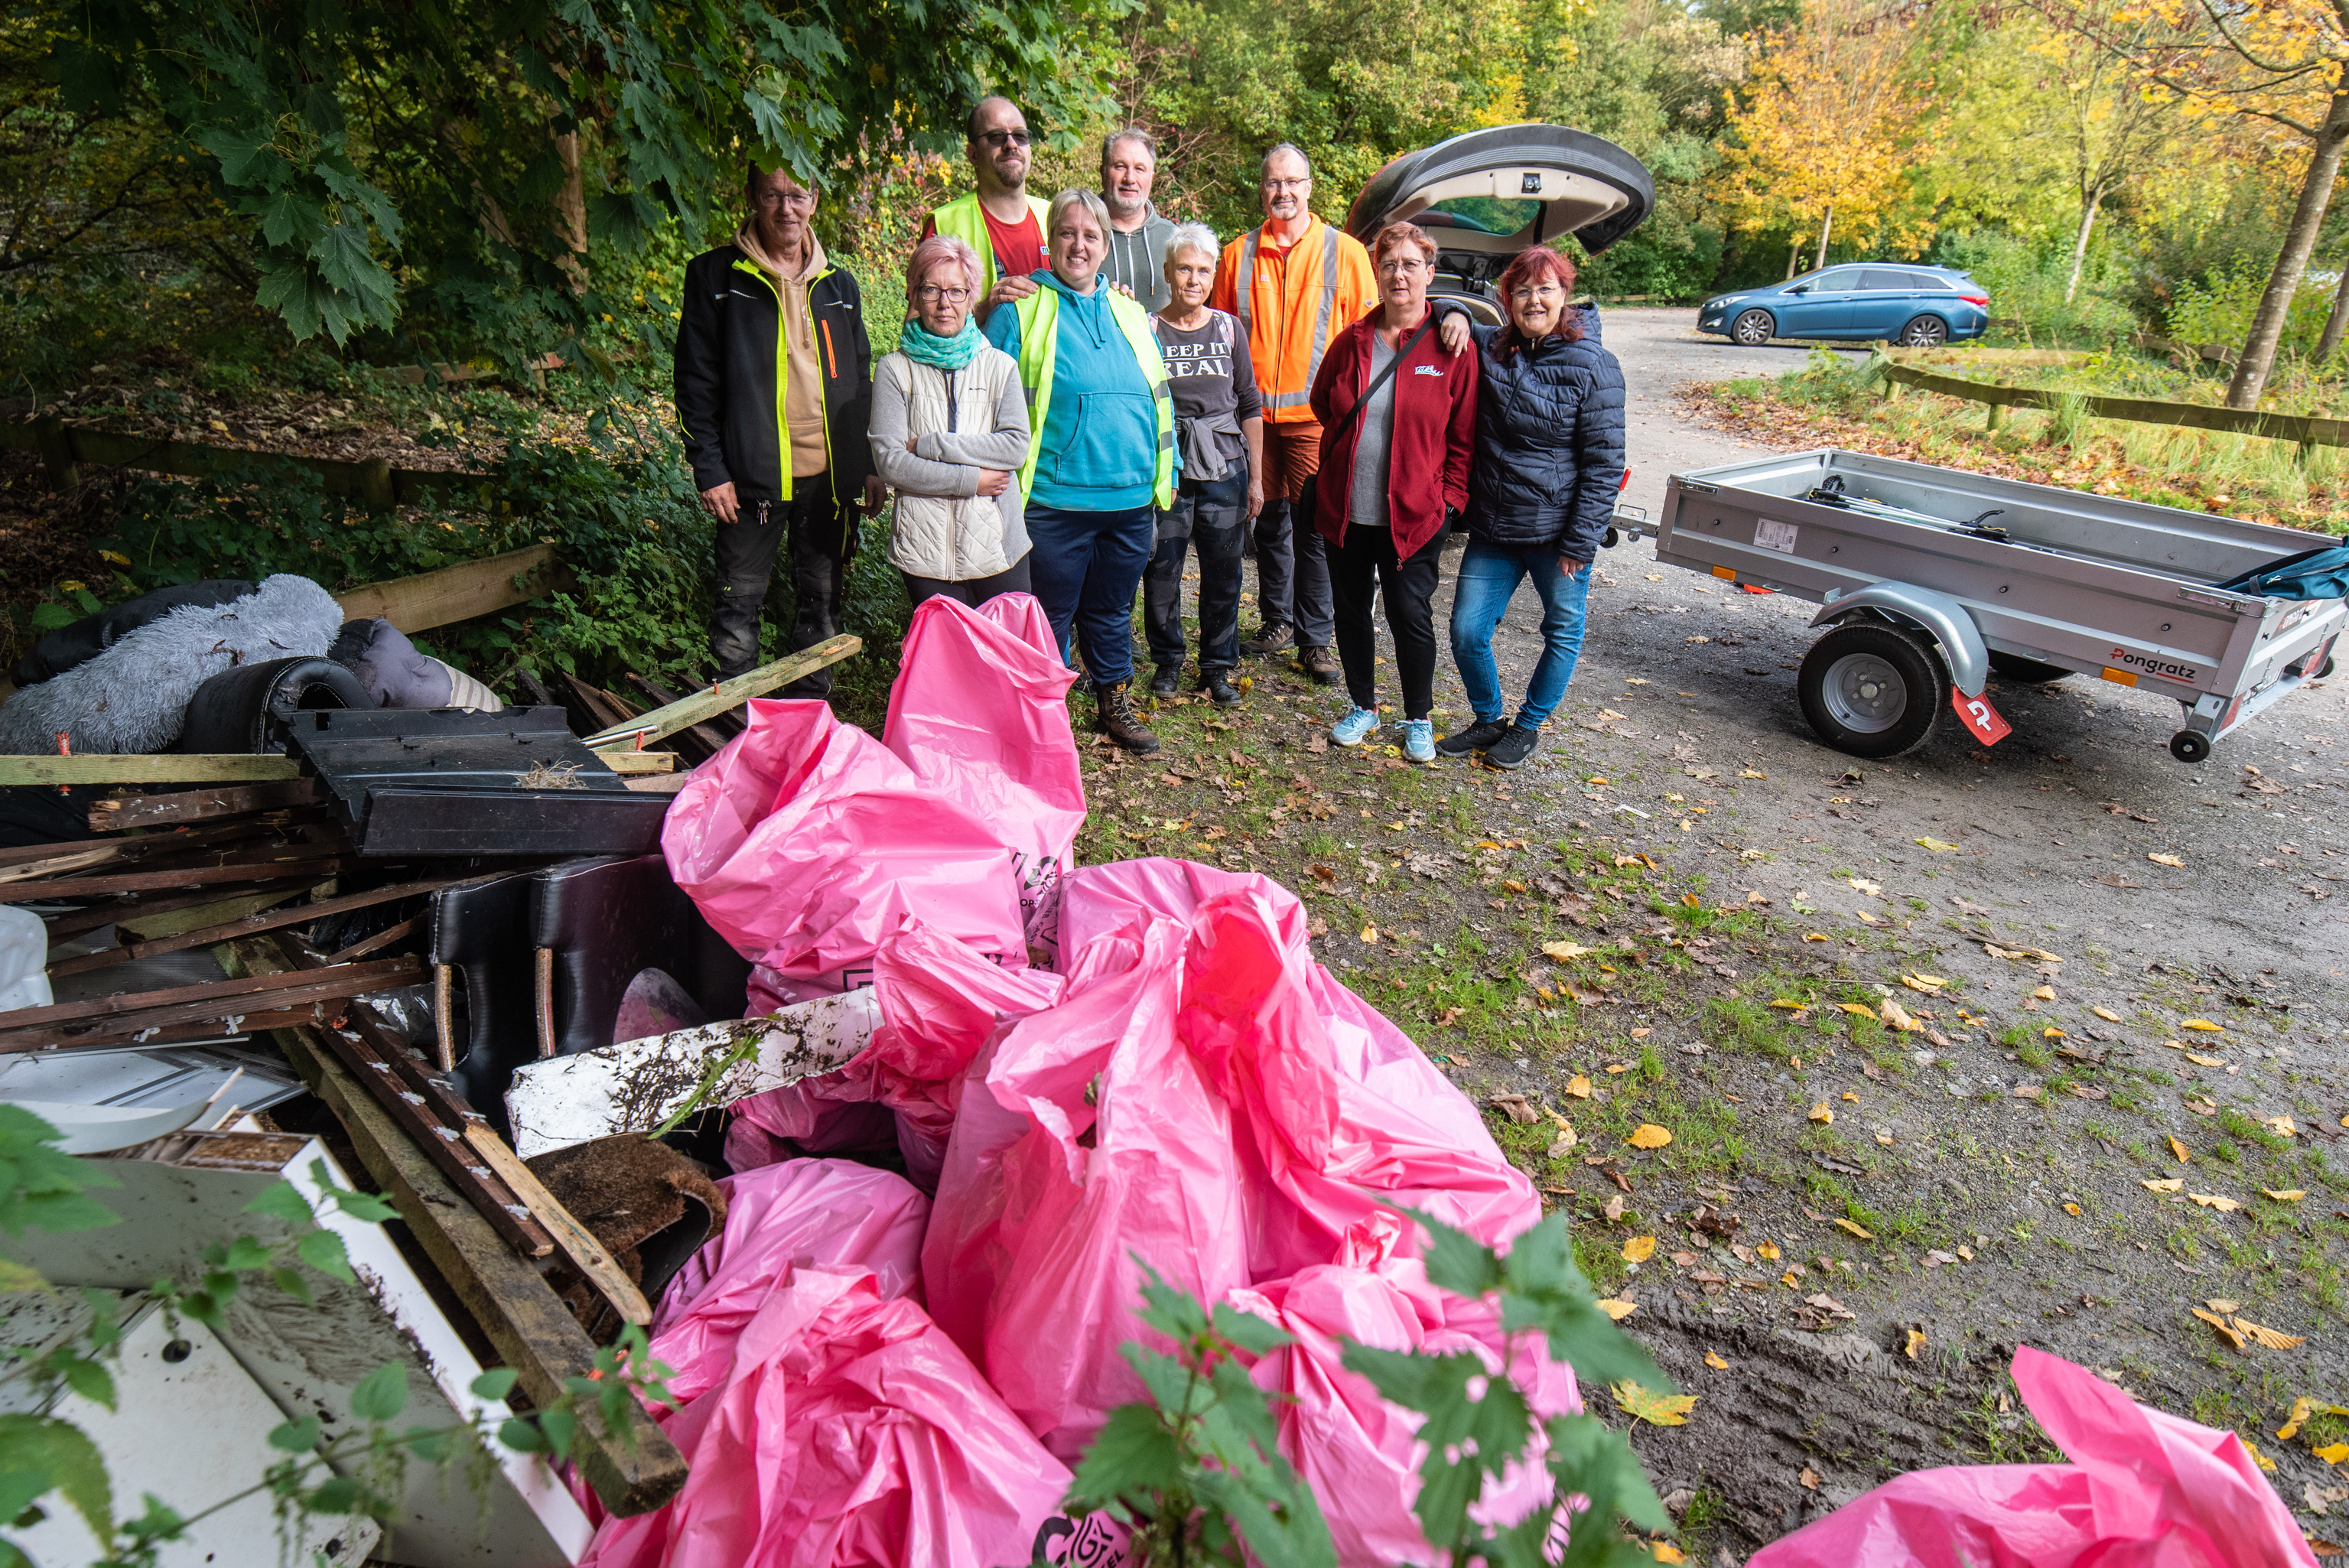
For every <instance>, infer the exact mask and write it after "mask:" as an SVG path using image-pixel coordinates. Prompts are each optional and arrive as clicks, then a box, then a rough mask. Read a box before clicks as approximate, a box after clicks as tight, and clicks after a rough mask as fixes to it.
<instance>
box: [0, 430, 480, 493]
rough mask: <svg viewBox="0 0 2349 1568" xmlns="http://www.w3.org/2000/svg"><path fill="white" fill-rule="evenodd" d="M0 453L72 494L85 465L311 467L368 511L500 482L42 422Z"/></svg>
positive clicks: (10, 433) (174, 470)
mask: <svg viewBox="0 0 2349 1568" xmlns="http://www.w3.org/2000/svg"><path fill="white" fill-rule="evenodd" d="M0 447H7V448H14V449H16V450H17V451H20V452H37V453H39V454H40V458H41V466H42V467H43V468H44V469H47V472H48V480H49V483H50V484H51V485H52V486H53V487H55V488H56V489H57V490H71V489H72V488H73V487H74V486H75V485H77V484H79V483H80V482H81V470H80V466H81V465H82V464H83V463H98V464H102V465H105V466H108V467H115V468H129V469H146V470H147V471H148V472H150V473H158V474H177V475H180V476H181V477H183V478H190V479H202V478H208V477H210V476H212V475H215V474H228V475H233V474H236V473H239V472H246V471H262V472H265V471H268V470H270V469H275V470H276V471H278V472H280V473H283V472H285V471H287V470H289V469H307V470H308V471H309V472H311V473H315V474H317V475H318V476H320V477H321V478H322V479H324V480H326V493H327V494H328V495H348V496H357V497H358V499H359V500H360V501H361V502H362V503H363V504H364V505H366V506H367V509H368V510H369V511H390V510H391V509H392V508H393V507H395V506H406V505H409V504H410V503H413V502H416V501H421V500H429V499H431V498H435V497H440V498H444V499H454V498H458V497H461V496H463V495H465V494H466V493H467V492H469V491H472V490H478V489H479V488H480V487H481V486H482V485H485V484H491V483H493V482H495V480H494V476H492V475H490V474H471V473H452V472H449V471H446V470H443V469H395V468H393V467H392V466H391V465H390V464H389V463H388V462H387V461H385V460H384V459H381V458H374V459H369V460H367V461H366V462H359V463H347V462H338V461H336V460H335V459H331V458H304V457H296V456H294V455H293V454H291V453H286V452H255V451H249V450H247V449H243V448H240V447H209V446H203V445H201V444H199V443H197V442H194V441H166V440H160V439H158V438H155V437H152V436H126V435H119V434H117V433H115V432H113V431H111V430H93V429H89V428H87V427H84V426H79V425H68V424H67V423H66V422H65V421H64V420H62V419H57V418H42V419H34V420H31V421H29V422H18V423H14V424H0Z"/></svg>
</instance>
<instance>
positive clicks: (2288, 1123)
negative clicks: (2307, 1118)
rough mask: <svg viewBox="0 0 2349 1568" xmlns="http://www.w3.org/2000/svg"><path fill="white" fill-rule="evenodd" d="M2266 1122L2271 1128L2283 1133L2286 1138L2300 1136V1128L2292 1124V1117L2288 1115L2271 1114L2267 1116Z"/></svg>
mask: <svg viewBox="0 0 2349 1568" xmlns="http://www.w3.org/2000/svg"><path fill="white" fill-rule="evenodd" d="M2266 1122H2267V1125H2268V1127H2269V1128H2270V1129H2271V1130H2274V1131H2276V1132H2280V1133H2282V1135H2283V1136H2284V1137H2286V1138H2298V1137H2299V1136H2300V1129H2298V1128H2297V1127H2294V1126H2293V1125H2292V1118H2290V1117H2288V1116H2271V1117H2268V1118H2266Z"/></svg>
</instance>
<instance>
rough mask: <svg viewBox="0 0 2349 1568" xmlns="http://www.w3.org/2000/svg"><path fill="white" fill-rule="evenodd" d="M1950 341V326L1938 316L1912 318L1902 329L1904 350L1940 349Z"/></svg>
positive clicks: (1901, 339)
mask: <svg viewBox="0 0 2349 1568" xmlns="http://www.w3.org/2000/svg"><path fill="white" fill-rule="evenodd" d="M1949 341H1950V324H1949V323H1948V322H1946V321H1943V320H1942V319H1941V318H1940V316H1938V315H1918V316H1911V317H1909V325H1906V326H1904V327H1902V328H1901V329H1900V346H1901V347H1903V348H1939V347H1940V346H1941V345H1943V344H1945V343H1947V342H1949Z"/></svg>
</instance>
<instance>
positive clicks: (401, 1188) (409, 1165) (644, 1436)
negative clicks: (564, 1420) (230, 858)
mask: <svg viewBox="0 0 2349 1568" xmlns="http://www.w3.org/2000/svg"><path fill="white" fill-rule="evenodd" d="M239 945H240V946H241V947H243V946H254V945H258V944H254V943H247V944H239ZM272 961H274V962H283V960H282V959H278V958H277V957H276V955H275V954H274V953H273V954H269V955H268V956H267V957H266V958H255V959H254V960H253V961H252V962H254V964H255V965H258V964H260V963H265V962H272ZM275 1038H276V1041H277V1043H278V1046H279V1047H280V1048H281V1049H283V1050H284V1051H285V1054H286V1057H287V1059H288V1060H290V1061H291V1062H293V1064H294V1068H295V1071H297V1072H299V1073H300V1074H301V1075H302V1077H303V1078H304V1080H305V1082H307V1083H308V1084H309V1085H310V1088H312V1090H313V1091H315V1092H316V1094H317V1096H318V1098H319V1099H323V1100H325V1101H326V1105H327V1108H328V1109H331V1110H333V1111H334V1113H335V1115H336V1118H337V1119H339V1120H340V1121H341V1122H342V1124H343V1128H344V1130H346V1131H347V1132H348V1133H349V1135H350V1139H351V1143H352V1145H353V1147H354V1148H356V1149H357V1151H358V1156H359V1160H360V1162H361V1163H363V1164H364V1165H366V1167H367V1173H368V1174H369V1175H370V1176H371V1177H373V1178H374V1180H375V1181H376V1182H377V1183H378V1185H379V1186H381V1187H382V1189H383V1191H384V1193H385V1195H386V1196H387V1197H388V1198H389V1199H390V1200H391V1202H392V1204H393V1206H394V1207H396V1208H398V1210H399V1213H400V1218H401V1219H403V1220H404V1221H406V1222H408V1225H409V1229H410V1230H411V1231H412V1232H413V1233H415V1236H416V1240H417V1242H418V1243H419V1244H420V1245H421V1246H422V1247H423V1248H424V1251H425V1253H426V1254H427V1255H428V1256H429V1257H430V1258H431V1260H432V1262H433V1265H434V1266H435V1267H436V1268H438V1269H439V1270H440V1275H441V1277H442V1278H443V1279H444V1280H446V1281H447V1282H448V1284H449V1287H450V1289H451V1290H452V1291H454V1292H455V1293H456V1295H457V1297H458V1299H459V1300H460V1301H462V1302H463V1303H464V1304H465V1307H466V1310H467V1311H469V1312H471V1314H472V1315H473V1319H474V1321H475V1322H476V1323H478V1324H479V1325H480V1326H481V1332H482V1334H483V1335H485V1336H487V1337H488V1339H489V1341H490V1344H491V1346H492V1348H494V1349H495V1350H496V1351H497V1353H498V1357H499V1359H501V1360H502V1361H503V1362H504V1363H505V1364H506V1365H507V1366H509V1367H512V1368H513V1369H514V1371H515V1372H516V1373H517V1374H519V1376H520V1377H521V1381H522V1387H523V1391H524V1392H525V1393H527V1394H528V1395H529V1396H530V1398H531V1400H532V1402H533V1403H534V1404H537V1405H540V1406H545V1405H551V1404H553V1403H554V1401H555V1400H556V1399H557V1398H561V1397H562V1395H563V1393H564V1384H565V1382H566V1381H567V1380H568V1379H570V1378H573V1377H586V1376H588V1375H589V1374H590V1373H591V1372H593V1371H594V1370H595V1345H594V1344H593V1343H591V1342H590V1341H589V1339H588V1338H587V1336H586V1334H585V1331H584V1330H582V1329H581V1328H580V1326H579V1324H578V1321H577V1320H576V1319H574V1317H573V1316H572V1315H571V1314H570V1312H569V1310H568V1309H566V1308H565V1307H564V1305H563V1303H562V1301H561V1300H560V1299H559V1298H557V1296H556V1295H555V1294H554V1291H553V1290H551V1289H550V1288H548V1286H547V1284H546V1281H545V1280H544V1279H543V1278H541V1277H540V1275H539V1272H538V1270H537V1269H536V1268H534V1267H533V1266H532V1265H531V1264H529V1263H527V1262H525V1261H524V1260H523V1259H522V1258H520V1257H517V1256H516V1255H515V1254H514V1251H513V1249H512V1248H511V1247H509V1246H507V1245H506V1244H505V1243H504V1242H503V1241H502V1240H501V1239H500V1238H499V1236H498V1234H497V1233H496V1232H495V1231H493V1230H492V1229H491V1228H490V1222H488V1221H487V1220H485V1219H483V1218H482V1217H481V1215H480V1214H479V1213H477V1212H475V1211H474V1209H473V1207H472V1205H471V1204H470V1203H467V1202H464V1200H462V1199H461V1198H460V1197H459V1196H458V1195H457V1192H456V1190H455V1189H454V1188H453V1187H451V1186H450V1183H449V1181H448V1179H447V1178H446V1177H444V1176H442V1175H441V1174H440V1171H439V1170H438V1169H437V1168H436V1167H435V1166H434V1165H433V1164H432V1162H431V1161H429V1159H427V1158H426V1157H425V1154H424V1151H423V1150H421V1149H419V1147H417V1144H416V1141H415V1140H414V1139H412V1138H410V1137H409V1135H408V1134H407V1133H406V1132H405V1131H404V1130H402V1129H401V1128H400V1126H399V1124H398V1123H397V1122H395V1121H393V1120H392V1119H391V1117H390V1115H389V1113H388V1112H387V1111H385V1110H384V1109H381V1108H380V1107H379V1106H378V1105H377V1104H376V1102H375V1101H374V1100H373V1099H370V1098H369V1097H368V1095H367V1092H366V1091H365V1090H364V1089H362V1088H360V1087H359V1085H358V1081H357V1079H356V1078H353V1077H352V1075H351V1072H350V1069H349V1068H346V1067H344V1066H343V1064H342V1063H341V1061H340V1060H339V1059H337V1058H336V1057H334V1055H333V1054H332V1053H330V1052H329V1051H328V1050H327V1049H326V1047H325V1045H324V1043H323V1042H322V1041H321V1040H320V1039H319V1038H318V1037H317V1032H316V1030H312V1029H305V1028H290V1029H281V1030H279V1031H278V1032H277V1034H276V1036H275ZM625 1419H626V1421H627V1423H628V1426H627V1429H626V1430H625V1431H622V1432H612V1431H610V1430H607V1429H605V1427H604V1425H603V1423H602V1419H601V1418H600V1416H599V1415H598V1413H597V1412H596V1411H595V1409H593V1408H589V1409H586V1410H583V1411H582V1412H581V1413H580V1448H579V1449H578V1450H577V1452H576V1458H577V1460H578V1463H579V1468H580V1471H581V1473H582V1474H584V1475H585V1477H586V1480H587V1483H588V1484H589V1485H590V1486H592V1487H594V1488H595V1495H596V1496H597V1497H598V1498H599V1499H601V1500H602V1501H603V1503H604V1506H605V1508H608V1509H610V1510H611V1511H613V1512H614V1513H616V1514H620V1515H623V1516H628V1515H635V1514H639V1513H649V1512H651V1511H653V1510H654V1509H657V1508H658V1507H660V1506H661V1505H662V1504H663V1503H665V1502H667V1501H669V1499H671V1498H673V1497H675V1496H676V1495H677V1494H678V1491H679V1490H680V1489H681V1488H683V1486H684V1485H685V1473H686V1467H685V1460H684V1458H683V1456H681V1455H680V1454H678V1451H677V1449H676V1446H675V1445H674V1444H672V1443H671V1442H670V1441H669V1440H668V1439H667V1437H665V1436H664V1435H662V1433H661V1430H660V1429H659V1428H658V1427H657V1426H655V1425H654V1424H653V1420H652V1418H651V1417H650V1416H648V1415H647V1414H646V1413H645V1412H644V1410H643V1409H642V1408H641V1407H639V1406H637V1405H636V1403H635V1402H634V1401H631V1402H630V1403H629V1405H628V1407H627V1409H626V1416H625Z"/></svg>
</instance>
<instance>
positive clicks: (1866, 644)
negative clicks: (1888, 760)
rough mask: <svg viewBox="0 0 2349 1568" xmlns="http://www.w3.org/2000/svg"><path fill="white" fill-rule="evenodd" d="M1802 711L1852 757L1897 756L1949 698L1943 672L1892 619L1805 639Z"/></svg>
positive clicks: (1928, 727)
mask: <svg viewBox="0 0 2349 1568" xmlns="http://www.w3.org/2000/svg"><path fill="white" fill-rule="evenodd" d="M1797 685H1798V687H1799V689H1800V692H1801V694H1802V699H1803V716H1804V717H1806V718H1808V719H1809V720H1810V721H1811V727H1812V728H1813V729H1816V730H1817V731H1818V732H1819V737H1820V738H1821V739H1823V740H1825V741H1826V743H1827V744H1828V745H1829V746H1832V747H1834V748H1836V749H1837V750H1838V751H1847V752H1849V753H1850V754H1851V755H1852V756H1854V757H1869V758H1885V757H1898V756H1899V755H1900V754H1901V753H1903V752H1905V751H1912V750H1914V749H1916V748H1918V747H1920V746H1921V745H1923V744H1924V743H1925V738H1926V737H1927V736H1929V735H1930V734H1931V733H1932V732H1933V723H1934V721H1935V720H1936V719H1938V718H1940V716H1941V709H1942V708H1943V707H1946V706H1947V705H1948V703H1949V700H1950V676H1949V672H1948V671H1946V670H1944V669H1943V668H1942V667H1941V660H1940V655H1937V654H1936V653H1934V652H1933V650H1932V648H1931V646H1930V645H1928V644H1927V643H1926V642H1925V641H1924V639H1922V638H1920V637H1918V636H1915V635H1913V634H1910V633H1908V632H1905V631H1902V630H1900V629H1899V627H1897V626H1883V625H1877V624H1873V623H1863V624H1857V625H1848V626H1837V628H1836V629H1835V630H1834V631H1832V632H1829V633H1828V634H1826V636H1824V637H1821V638H1820V639H1819V640H1818V641H1817V642H1816V643H1814V644H1812V645H1811V651H1810V652H1809V653H1808V654H1806V655H1804V657H1803V670H1802V675H1801V676H1800V677H1799V678H1798V681H1797Z"/></svg>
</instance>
